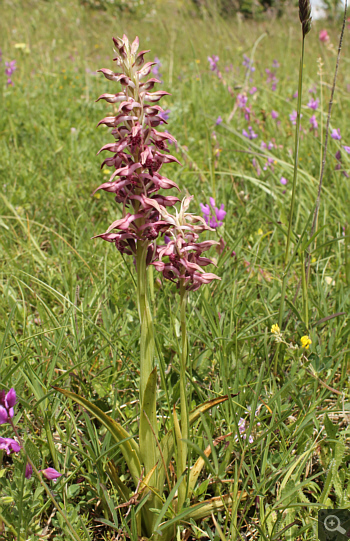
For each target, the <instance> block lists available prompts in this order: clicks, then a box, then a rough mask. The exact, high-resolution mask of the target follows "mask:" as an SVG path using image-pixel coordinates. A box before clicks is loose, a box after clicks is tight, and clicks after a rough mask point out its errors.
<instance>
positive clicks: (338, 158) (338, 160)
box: [334, 147, 349, 178]
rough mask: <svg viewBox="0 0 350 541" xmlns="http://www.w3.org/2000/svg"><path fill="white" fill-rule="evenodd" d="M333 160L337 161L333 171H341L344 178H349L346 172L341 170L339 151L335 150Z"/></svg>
mask: <svg viewBox="0 0 350 541" xmlns="http://www.w3.org/2000/svg"><path fill="white" fill-rule="evenodd" d="M344 148H345V147H344ZM346 148H349V147H346ZM335 159H336V160H337V162H338V163H337V164H336V166H335V168H334V169H335V170H336V171H341V172H342V173H343V175H344V177H346V178H349V174H348V173H347V172H346V171H344V169H343V165H342V160H341V152H340V150H337V152H336V153H335Z"/></svg>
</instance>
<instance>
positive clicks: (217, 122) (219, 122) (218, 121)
mask: <svg viewBox="0 0 350 541" xmlns="http://www.w3.org/2000/svg"><path fill="white" fill-rule="evenodd" d="M221 122H222V118H221V116H218V118H217V119H216V122H215V124H216V125H217V126H218V125H219V124H221Z"/></svg>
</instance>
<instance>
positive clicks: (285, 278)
mask: <svg viewBox="0 0 350 541" xmlns="http://www.w3.org/2000/svg"><path fill="white" fill-rule="evenodd" d="M304 48H305V38H304V36H303V38H302V45H301V57H300V68H299V84H298V106H297V122H296V126H295V143H294V174H293V186H292V200H291V204H290V212H289V221H288V231H287V242H286V251H285V255H284V268H285V269H286V268H287V266H288V262H289V257H290V241H291V236H292V223H293V215H294V205H295V194H296V187H297V177H298V162H299V140H300V116H301V94H302V88H303V68H304ZM287 282H288V272H286V271H285V272H284V273H283V278H282V291H281V301H280V308H279V314H278V325H279V327H280V329H282V323H283V315H284V301H285V296H286V289H287ZM303 294H305V291H304V290H303ZM279 346H280V344H278V345H277V348H276V353H275V366H274V371H275V374H276V373H277V363H278V357H279V349H280V348H279Z"/></svg>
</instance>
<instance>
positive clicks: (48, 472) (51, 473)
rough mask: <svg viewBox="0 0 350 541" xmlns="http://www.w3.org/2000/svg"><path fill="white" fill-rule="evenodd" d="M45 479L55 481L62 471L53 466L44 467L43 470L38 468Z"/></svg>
mask: <svg viewBox="0 0 350 541" xmlns="http://www.w3.org/2000/svg"><path fill="white" fill-rule="evenodd" d="M39 471H41V473H42V474H43V476H44V477H46V479H48V480H49V481H55V480H56V479H58V478H59V477H61V476H62V473H59V472H58V471H57V470H55V468H46V469H45V470H39Z"/></svg>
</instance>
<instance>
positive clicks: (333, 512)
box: [318, 509, 350, 541]
mask: <svg viewBox="0 0 350 541" xmlns="http://www.w3.org/2000/svg"><path fill="white" fill-rule="evenodd" d="M318 538H319V539H320V541H345V540H346V539H350V510H349V509H320V511H319V512H318Z"/></svg>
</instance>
